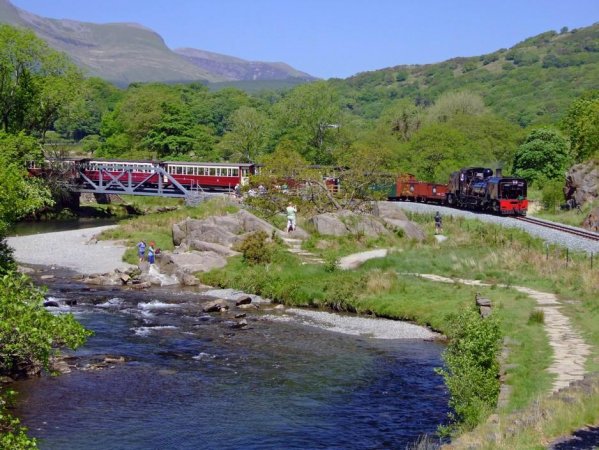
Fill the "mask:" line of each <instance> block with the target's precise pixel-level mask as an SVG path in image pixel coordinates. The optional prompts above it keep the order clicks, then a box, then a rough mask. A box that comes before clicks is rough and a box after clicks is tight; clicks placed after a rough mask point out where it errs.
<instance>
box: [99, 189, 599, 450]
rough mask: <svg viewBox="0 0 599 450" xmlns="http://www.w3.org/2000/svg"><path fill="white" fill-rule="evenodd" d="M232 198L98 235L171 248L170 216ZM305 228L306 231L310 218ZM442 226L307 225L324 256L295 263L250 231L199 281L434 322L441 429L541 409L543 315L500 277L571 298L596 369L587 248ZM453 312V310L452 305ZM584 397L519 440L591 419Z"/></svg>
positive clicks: (299, 302) (197, 213) (523, 429)
mask: <svg viewBox="0 0 599 450" xmlns="http://www.w3.org/2000/svg"><path fill="white" fill-rule="evenodd" d="M235 208H236V206H235V205H230V204H228V203H227V202H226V201H223V200H213V201H209V202H206V203H203V204H201V205H200V206H198V207H195V208H182V209H181V210H179V211H173V212H167V213H163V214H160V215H159V216H158V215H157V216H145V217H138V218H135V219H132V220H131V221H129V222H126V223H125V224H124V226H123V227H121V228H119V229H116V230H110V231H109V232H108V235H107V236H108V237H110V238H118V239H128V241H129V242H130V244H131V250H130V252H129V253H128V254H130V255H131V257H134V244H135V242H137V240H138V239H139V237H140V236H141V235H142V234H143V233H146V234H145V235H146V236H147V233H148V232H151V233H152V236H158V239H164V240H165V248H168V246H169V245H170V247H172V242H171V243H169V242H168V239H170V226H171V224H172V223H175V222H177V221H179V220H181V219H182V218H185V217H192V218H200V217H206V216H207V215H209V214H223V213H226V212H232V211H233V210H234V209H235ZM410 219H411V220H413V221H415V222H418V223H420V225H421V226H422V227H423V228H425V229H426V230H427V232H428V234H429V236H432V234H433V225H432V224H433V217H432V215H426V214H425V215H417V214H413V215H411V216H410ZM306 228H307V230H308V231H313V230H310V227H309V226H308V225H306ZM444 229H445V233H446V235H447V236H448V237H449V240H448V241H446V242H444V243H442V244H439V243H438V242H437V241H436V240H435V239H433V238H432V237H429V238H428V239H426V240H425V241H423V242H418V241H412V240H408V239H405V238H403V237H401V236H399V235H393V236H388V237H378V238H371V237H366V236H364V235H355V236H344V237H335V238H332V237H326V236H318V235H316V234H314V233H311V236H310V237H309V238H308V239H307V240H305V241H304V243H303V247H304V249H306V250H309V251H310V252H312V253H315V254H317V255H319V256H320V257H322V259H323V260H325V264H322V265H310V264H301V261H300V260H299V259H298V258H297V257H296V256H294V255H292V254H290V253H289V252H287V251H286V249H285V247H284V245H283V244H282V243H281V242H280V241H279V240H278V239H276V238H275V239H268V238H267V236H258V235H255V236H253V237H252V239H251V243H250V242H247V243H246V248H247V249H249V250H251V255H250V254H248V255H245V257H244V256H243V255H242V256H239V257H234V258H231V259H230V260H229V263H228V265H227V266H226V267H225V268H223V269H219V270H213V271H211V272H209V273H202V274H198V275H197V276H198V277H199V279H200V280H201V282H203V283H206V284H210V285H213V286H219V287H230V288H236V289H240V290H243V291H245V292H248V293H255V294H259V295H262V296H265V297H268V298H271V299H272V300H274V301H276V302H280V303H284V304H286V305H293V306H300V307H316V308H330V309H333V310H337V311H351V312H356V313H358V314H368V315H375V316H378V317H386V318H390V319H400V320H409V321H412V322H415V323H418V324H421V325H425V326H429V327H431V328H432V329H434V330H437V331H440V332H442V333H443V334H445V335H446V336H448V337H449V339H450V345H449V347H448V350H447V352H446V357H445V361H446V364H447V365H446V368H445V369H442V370H441V371H440V373H441V374H442V375H443V376H444V377H445V379H446V384H447V386H448V389H449V390H450V393H451V395H452V397H451V406H452V407H453V416H452V417H451V418H450V419H451V421H450V423H449V426H447V427H443V428H442V429H441V431H443V432H445V433H450V434H451V435H453V436H456V435H460V434H464V433H467V432H473V433H476V432H477V430H478V427H483V426H484V422H485V419H486V418H487V417H488V415H489V414H490V413H491V412H494V413H497V414H500V417H501V418H502V420H505V421H508V422H509V421H510V420H512V419H511V418H512V417H514V415H516V414H526V413H525V411H527V408H531V407H533V408H539V406H538V405H539V403H538V402H539V400H538V399H542V398H543V395H544V393H546V392H547V391H548V390H549V388H550V386H551V375H549V374H548V373H547V372H546V371H545V369H546V368H547V367H548V366H549V364H550V363H551V349H550V347H549V344H548V341H547V338H546V335H545V332H544V329H543V324H542V322H543V318H542V315H539V312H538V311H537V310H536V309H535V303H534V301H533V300H532V299H530V298H529V297H528V296H526V295H524V294H521V293H518V292H517V291H515V290H512V289H510V288H509V287H508V288H501V287H499V285H500V284H503V285H508V286H510V285H521V286H529V287H531V288H535V289H539V290H544V291H547V292H554V293H556V294H558V296H559V297H560V298H562V299H567V300H569V301H568V302H564V303H565V305H564V308H565V311H566V312H567V314H568V316H569V317H570V318H571V320H572V321H573V323H574V325H575V327H576V328H577V329H579V330H581V332H582V334H583V335H584V337H585V339H586V341H587V342H588V343H589V344H590V345H591V346H592V356H591V357H590V358H589V359H588V362H587V369H588V370H589V371H597V370H598V369H599V330H597V328H596V323H597V320H598V319H599V308H598V307H597V300H596V298H595V293H596V292H597V290H598V289H599V280H598V279H597V276H596V270H597V269H596V268H595V269H591V268H590V266H589V260H588V256H587V255H583V254H574V255H572V254H571V258H572V259H571V261H570V263H569V265H568V267H564V262H563V259H562V258H561V254H560V251H559V249H552V250H551V251H550V252H549V253H547V252H546V247H545V245H544V243H543V242H542V241H540V240H539V239H536V238H533V237H531V236H529V235H528V234H525V233H524V232H522V231H519V230H516V229H504V228H501V227H499V226H495V225H489V224H483V223H481V222H478V221H473V220H465V219H463V218H452V217H447V218H446V220H445V222H444ZM161 236H162V238H161ZM382 247H384V248H392V249H393V250H392V252H391V253H390V254H389V256H387V257H385V258H382V259H377V260H371V261H368V262H366V263H365V264H364V265H363V266H361V267H360V268H358V269H356V270H352V271H341V270H339V269H338V268H337V265H336V261H338V259H339V258H340V257H341V256H344V255H347V254H350V253H353V252H357V251H364V250H368V249H373V248H382ZM240 250H242V251H243V248H240ZM414 273H435V274H438V275H444V276H448V277H455V278H474V279H478V280H482V281H485V282H487V283H490V284H491V286H490V287H480V286H477V287H472V286H468V285H464V284H460V283H457V284H453V285H446V284H443V283H434V282H432V281H428V280H425V279H422V278H418V277H416V276H414V275H413V274H414ZM476 293H480V294H482V295H484V296H486V297H489V298H491V299H492V301H493V306H494V308H493V310H494V313H493V319H492V320H491V321H484V320H482V319H480V318H479V317H478V314H475V313H474V311H473V309H472V308H473V303H474V297H475V294H476ZM459 311H462V313H461V314H457V312H459ZM502 346H505V347H507V348H509V356H508V360H507V361H506V363H507V366H506V367H507V370H506V374H505V382H506V383H507V384H508V385H509V386H510V387H511V393H510V396H509V398H508V400H507V402H506V403H505V404H504V405H502V406H501V407H499V408H498V407H497V404H496V403H497V396H498V392H499V380H498V378H497V377H498V360H497V357H498V356H499V350H500V349H501V347H502ZM465 349H469V350H470V351H464V350H465ZM592 399H594V400H595V401H597V400H598V399H599V397H598V396H597V393H595V394H594V395H591V396H590V397H588V396H582V395H580V396H579V397H576V401H575V402H574V403H573V405H574V406H572V408H570V407H568V406H567V405H565V406H564V405H561V406H560V408H554V411H553V412H552V415H551V417H550V420H549V419H547V417H544V416H540V415H538V419H539V421H538V422H534V423H532V422H531V423H529V424H527V425H525V426H522V425H521V426H519V428H518V430H519V433H518V434H520V435H521V436H523V438H522V439H523V441H522V442H525V441H526V442H530V441H531V440H533V441H536V442H537V444H538V445H541V444H540V442H547V441H548V440H549V439H550V438H552V437H556V436H559V435H562V434H568V433H569V432H571V431H572V430H574V429H575V428H576V427H580V426H582V425H584V424H586V423H597V421H598V420H599V412H597V411H593V410H592V408H590V407H589V406H588V405H592ZM531 405H532V406H531ZM535 405H536V406H535ZM581 405H583V406H584V405H586V406H584V407H583V408H582V410H583V411H584V413H580V414H578V415H576V416H575V417H576V418H572V413H573V410H572V409H577V408H579V407H580V406H581ZM556 415H557V416H558V417H557V418H556V417H555V416H556ZM535 417H537V416H535ZM514 420H515V419H514ZM549 422H551V425H550V426H549V425H547V423H549ZM555 423H557V425H555ZM481 424H483V425H481ZM546 425H547V426H546ZM472 430H474V431H472ZM518 434H516V435H515V436H514V435H513V433H512V434H510V435H509V439H507V438H506V440H504V441H503V442H504V444H505V445H503V444H493V445H496V447H493V446H492V445H491V444H489V445H490V447H489V448H520V447H519V446H518V441H517V439H518V438H517V435H518ZM507 442H509V445H508V444H507ZM514 443H516V444H514ZM502 445H503V446H502ZM510 445H511V446H512V447H510ZM513 445H515V447H514V446H513ZM527 445H528V444H527Z"/></svg>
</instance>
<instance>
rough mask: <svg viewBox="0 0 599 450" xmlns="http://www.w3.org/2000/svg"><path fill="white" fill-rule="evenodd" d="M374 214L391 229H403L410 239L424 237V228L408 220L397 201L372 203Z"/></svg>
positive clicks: (421, 238)
mask: <svg viewBox="0 0 599 450" xmlns="http://www.w3.org/2000/svg"><path fill="white" fill-rule="evenodd" d="M374 214H375V215H376V216H378V217H380V218H381V219H383V220H384V221H385V223H386V224H387V225H389V226H391V227H392V228H393V229H396V230H397V229H399V230H403V233H404V235H405V236H406V237H408V238H410V239H417V240H419V241H421V240H423V239H424V238H426V233H425V232H424V230H423V229H422V228H420V227H419V226H418V225H416V224H415V223H414V222H412V221H411V220H409V219H408V217H407V216H406V213H405V212H403V211H402V210H401V209H400V208H399V206H398V205H397V203H393V202H376V203H375V204H374Z"/></svg>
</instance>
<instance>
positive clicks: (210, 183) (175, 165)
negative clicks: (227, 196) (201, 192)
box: [164, 161, 256, 191]
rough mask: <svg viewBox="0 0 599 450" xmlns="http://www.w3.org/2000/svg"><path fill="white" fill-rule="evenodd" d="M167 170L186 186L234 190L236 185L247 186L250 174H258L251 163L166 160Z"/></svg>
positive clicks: (165, 166)
mask: <svg viewBox="0 0 599 450" xmlns="http://www.w3.org/2000/svg"><path fill="white" fill-rule="evenodd" d="M164 168H165V169H166V171H167V172H168V173H169V174H170V175H171V176H172V177H173V178H174V179H175V180H176V181H177V182H178V183H181V184H182V185H183V186H185V187H189V188H195V187H200V188H202V189H206V190H220V191H232V190H233V189H234V188H235V185H237V184H239V185H240V186H245V185H246V184H248V182H249V177H250V175H255V174H256V165H255V164H251V163H199V162H198V163H194V162H181V161H166V162H165V163H164Z"/></svg>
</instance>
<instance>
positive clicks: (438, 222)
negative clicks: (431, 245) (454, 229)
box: [435, 211, 443, 234]
mask: <svg viewBox="0 0 599 450" xmlns="http://www.w3.org/2000/svg"><path fill="white" fill-rule="evenodd" d="M441 233H443V218H442V217H441V213H440V212H439V211H437V213H436V214H435V234H441Z"/></svg>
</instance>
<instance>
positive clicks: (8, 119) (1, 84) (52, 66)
mask: <svg viewBox="0 0 599 450" xmlns="http://www.w3.org/2000/svg"><path fill="white" fill-rule="evenodd" d="M81 80H82V77H81V73H80V72H79V70H78V69H77V68H76V67H75V66H74V65H73V64H72V63H71V62H70V61H69V60H68V58H67V57H66V56H65V55H64V54H61V53H58V52H56V51H54V50H52V49H50V48H49V47H48V46H47V45H46V43H45V42H44V41H42V40H41V39H39V38H37V37H36V36H35V34H34V33H33V32H32V31H27V30H20V29H17V28H14V27H11V26H9V25H0V125H1V126H2V129H3V130H4V131H5V132H10V133H12V132H19V131H27V132H29V133H37V134H38V135H39V136H42V137H43V136H44V134H45V132H46V131H47V130H48V129H49V128H50V127H51V126H52V124H53V123H54V121H55V120H56V119H57V118H58V117H59V115H60V114H62V113H63V112H64V110H65V109H66V108H67V107H68V105H69V104H70V103H71V102H72V101H73V100H74V99H75V98H76V97H77V95H78V90H79V86H80V84H81Z"/></svg>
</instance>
